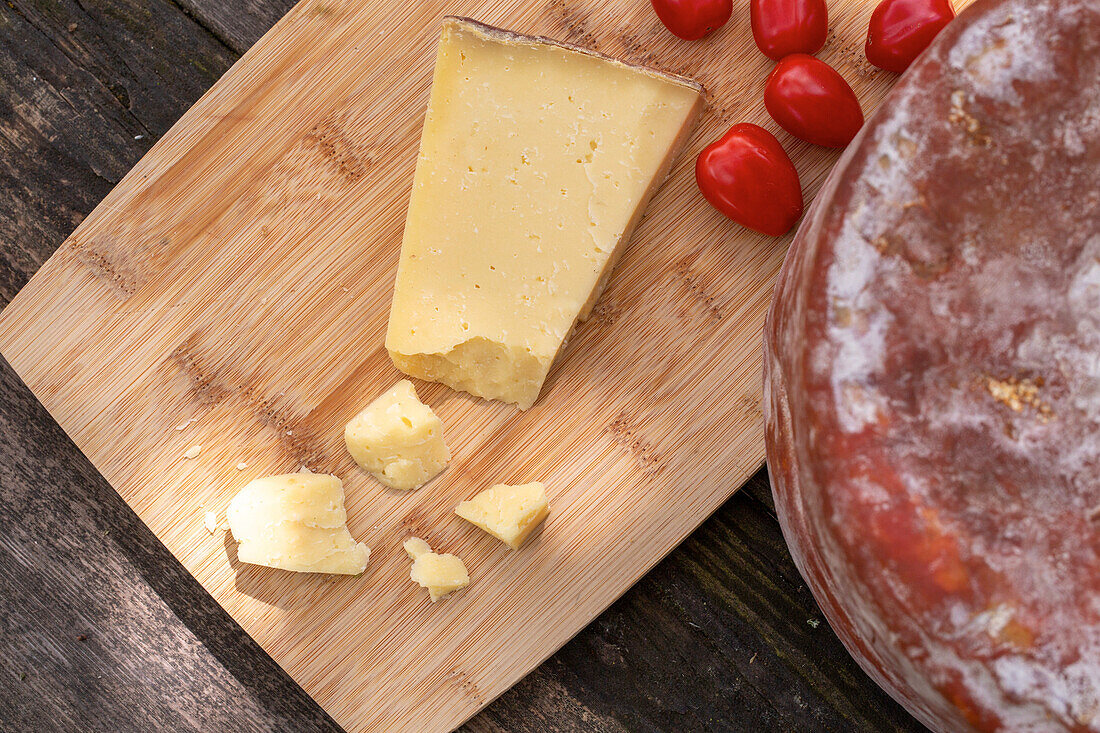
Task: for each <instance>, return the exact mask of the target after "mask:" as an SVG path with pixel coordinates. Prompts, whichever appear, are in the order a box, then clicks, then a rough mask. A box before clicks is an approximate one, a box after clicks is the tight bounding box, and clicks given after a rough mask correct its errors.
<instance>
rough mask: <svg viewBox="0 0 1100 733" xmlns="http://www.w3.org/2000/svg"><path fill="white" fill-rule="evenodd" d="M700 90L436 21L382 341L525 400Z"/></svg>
mask: <svg viewBox="0 0 1100 733" xmlns="http://www.w3.org/2000/svg"><path fill="white" fill-rule="evenodd" d="M701 102H702V87H700V86H699V85H698V84H696V83H695V82H692V81H689V80H687V79H684V78H681V77H676V76H671V75H668V74H663V73H660V72H657V71H653V70H651V69H645V68H640V67H636V66H630V65H628V64H625V63H622V62H620V61H616V60H613V59H610V58H607V57H604V56H600V55H598V54H595V53H592V52H588V51H585V50H583V49H579V48H575V47H572V46H567V45H565V44H560V43H556V42H554V41H549V40H546V39H542V38H533V37H529V36H521V35H517V34H514V33H510V32H507V31H502V30H499V29H496V28H491V27H489V26H485V25H481V24H479V23H476V22H474V21H471V20H466V19H462V18H446V19H445V20H444V22H443V34H442V37H441V38H440V41H439V51H438V56H437V58H436V67H435V76H434V79H433V81H432V91H431V100H430V102H429V104H428V111H427V116H426V118H425V120H424V131H423V136H422V138H421V141H420V157H419V159H418V161H417V166H416V175H415V177H414V180H413V188H412V197H411V200H410V202H409V213H408V220H407V221H406V224H405V234H404V240H403V242H402V246H401V261H400V266H399V269H398V273H397V282H396V284H395V288H394V296H393V305H392V308H391V311H390V321H389V331H388V333H387V335H386V348H387V349H388V350H389V353H390V357H391V358H392V359H393V362H394V364H395V365H396V366H397V368H398V369H400V370H401V371H403V372H405V373H406V374H410V375H412V376H416V377H420V378H422V379H427V380H431V381H436V382H442V383H444V384H447V385H449V386H451V387H453V388H455V389H458V390H462V391H465V392H469V393H471V394H475V395H478V396H481V397H485V398H489V399H497V400H503V401H506V402H512V403H515V404H517V405H519V407H520V408H522V409H526V408H528V407H530V406H531V405H532V404H533V403H534V402H535V399H536V398H537V397H538V394H539V390H540V389H541V388H542V383H543V380H544V379H545V378H546V374H547V372H548V371H549V369H550V365H551V363H552V362H553V361H554V358H555V356H556V355H557V353H558V351H559V350H560V349H561V347H562V345H563V344H564V343H565V341H566V339H567V337H568V336H569V335H570V333H571V332H572V330H573V328H574V326H575V324H576V323H577V321H578V320H583V319H584V318H586V317H587V316H588V314H589V313H590V311H591V310H592V307H593V305H595V302H596V299H597V298H598V297H599V295H600V292H601V291H602V290H603V287H604V286H605V285H606V284H607V280H608V278H609V276H610V274H611V270H612V268H613V267H614V265H615V261H616V259H617V258H618V256H619V254H620V251H621V246H622V244H623V242H624V241H625V240H626V239H627V238H628V237H629V236H630V232H631V230H632V229H633V228H634V225H635V224H637V222H638V219H639V218H640V217H641V214H642V210H643V209H644V208H645V205H646V202H647V201H649V198H650V197H651V196H652V195H653V192H654V191H655V190H656V188H657V187H658V186H659V185H660V184H661V182H662V181H663V180H664V178H665V177H666V175H667V173H668V170H669V168H670V166H671V164H672V161H673V158H674V157H675V155H676V153H677V151H678V150H679V148H680V147H681V144H682V143H683V141H684V140H685V138H686V137H687V135H688V133H689V132H690V130H691V127H692V125H693V123H694V121H695V118H696V116H697V115H698V112H699V109H700V107H701Z"/></svg>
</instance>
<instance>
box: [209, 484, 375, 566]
mask: <svg viewBox="0 0 1100 733" xmlns="http://www.w3.org/2000/svg"><path fill="white" fill-rule="evenodd" d="M226 518H227V519H228V520H229V529H230V531H231V532H232V533H233V539H235V540H236V541H237V543H238V544H237V559H238V560H240V561H241V562H246V563H252V564H254V565H266V566H268V567H272V568H281V569H283V570H294V571H297V572H305V573H342V574H346V575H357V574H359V573H361V572H363V570H364V569H365V568H366V566H367V558H368V557H370V550H369V549H367V546H366V545H364V544H363V543H362V542H356V541H355V540H354V539H352V537H351V533H349V532H348V528H347V520H348V518H347V513H346V511H345V510H344V487H343V484H342V483H341V481H340V479H338V478H336V477H335V476H329V475H326V474H323V473H289V474H283V475H280V476H265V477H264V478H258V479H256V480H255V481H252V482H250V483H249V484H248V485H246V486H245V487H244V488H243V489H241V490H240V491H239V492H238V493H237V495H236V496H235V497H233V500H232V501H231V502H229V509H228V510H227V511H226Z"/></svg>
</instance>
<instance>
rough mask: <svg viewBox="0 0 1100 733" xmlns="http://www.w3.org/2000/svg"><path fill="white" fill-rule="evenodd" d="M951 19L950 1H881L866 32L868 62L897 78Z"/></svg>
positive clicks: (952, 15)
mask: <svg viewBox="0 0 1100 733" xmlns="http://www.w3.org/2000/svg"><path fill="white" fill-rule="evenodd" d="M954 17H955V10H954V9H953V8H952V7H951V1H950V0H883V2H881V3H879V5H878V7H877V8H875V12H874V13H872V14H871V25H870V27H869V28H868V29H867V47H866V53H867V60H868V61H870V62H871V63H872V64H874V65H875V66H877V67H879V68H880V69H886V70H887V71H896V72H897V73H899V74H900V73H901V72H903V71H905V70H906V69H908V68H909V64H911V63H913V60H914V59H916V58H917V56H920V54H921V51H923V50H924V49H926V48H928V44H930V43H931V42H932V39H933V38H935V37H936V35H937V34H938V33H939V32H940V31H942V30H943V27H944V26H945V25H947V24H948V23H950V22H951V21H952V20H953V19H954Z"/></svg>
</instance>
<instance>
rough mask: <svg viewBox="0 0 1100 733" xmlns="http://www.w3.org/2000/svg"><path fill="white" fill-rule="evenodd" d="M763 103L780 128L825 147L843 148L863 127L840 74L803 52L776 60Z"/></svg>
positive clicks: (850, 90)
mask: <svg viewBox="0 0 1100 733" xmlns="http://www.w3.org/2000/svg"><path fill="white" fill-rule="evenodd" d="M764 106H765V107H767V108H768V113H769V114H770V115H771V116H772V118H773V119H775V121H776V122H778V123H779V125H780V127H782V128H783V129H784V130H786V131H787V132H789V133H791V134H792V135H794V136H795V137H799V138H802V139H803V140H805V141H806V142H810V143H813V144H814V145H824V146H825V147H827V148H843V147H844V146H845V145H847V144H848V143H850V142H851V141H852V138H853V137H855V136H856V133H857V132H859V128H861V127H863V110H862V109H861V108H860V106H859V100H858V99H856V93H855V92H853V91H852V88H851V87H850V86H848V82H846V81H844V77H842V76H841V75H840V74H838V73H836V71H835V70H834V69H833V67H831V66H829V65H828V64H827V63H825V62H824V61H820V60H818V59H815V58H814V57H813V56H807V55H806V54H803V53H796V54H793V55H791V56H788V57H787V58H785V59H783V60H782V61H780V62H779V63H778V64H776V66H775V69H773V70H772V73H771V76H769V77H768V86H767V87H765V89H764Z"/></svg>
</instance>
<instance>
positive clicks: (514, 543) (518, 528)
mask: <svg viewBox="0 0 1100 733" xmlns="http://www.w3.org/2000/svg"><path fill="white" fill-rule="evenodd" d="M455 514H457V515H458V516H460V517H462V518H463V519H465V520H466V521H467V522H470V523H472V524H475V525H477V526H478V527H481V528H482V529H483V530H485V531H486V532H488V533H489V534H491V535H493V536H494V537H496V538H497V539H498V540H500V541H501V542H503V543H504V544H506V545H508V546H509V547H511V548H512V549H513V550H518V549H519V548H520V547H521V546H522V545H523V543H524V541H525V540H526V539H527V537H528V536H530V534H531V533H532V532H534V531H535V528H536V527H538V526H539V525H540V524H542V521H543V520H544V519H546V517H547V516H548V515H549V514H550V505H549V503H548V502H547V500H546V487H545V486H544V485H543V484H541V483H539V482H538V481H535V482H533V483H530V484H522V485H519V486H508V485H507V484H497V485H496V486H493V487H491V488H488V489H486V490H485V491H482V492H481V493H480V494H478V495H477V496H475V497H474V498H473V499H470V500H469V501H464V502H462V503H461V504H459V505H458V506H457V507H456V508H455Z"/></svg>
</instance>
